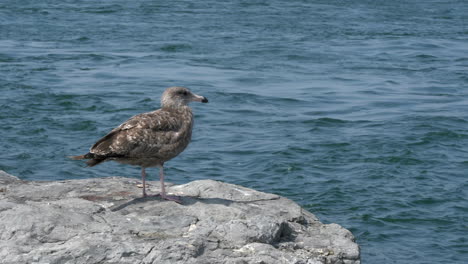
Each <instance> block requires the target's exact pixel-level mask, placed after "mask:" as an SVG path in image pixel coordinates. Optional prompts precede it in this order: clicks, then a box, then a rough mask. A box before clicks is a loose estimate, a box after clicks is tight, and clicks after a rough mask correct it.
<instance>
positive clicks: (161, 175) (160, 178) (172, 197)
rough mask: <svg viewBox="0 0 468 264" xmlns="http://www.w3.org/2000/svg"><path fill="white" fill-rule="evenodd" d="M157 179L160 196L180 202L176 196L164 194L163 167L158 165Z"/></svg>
mask: <svg viewBox="0 0 468 264" xmlns="http://www.w3.org/2000/svg"><path fill="white" fill-rule="evenodd" d="M159 180H160V181H161V194H160V195H161V198H163V199H164V200H168V201H174V202H176V203H182V201H181V200H180V199H179V197H177V196H172V195H166V187H165V186H164V167H163V166H160V167H159Z"/></svg>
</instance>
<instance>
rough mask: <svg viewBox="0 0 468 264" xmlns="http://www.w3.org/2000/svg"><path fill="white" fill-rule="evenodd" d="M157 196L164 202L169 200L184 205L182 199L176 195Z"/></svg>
mask: <svg viewBox="0 0 468 264" xmlns="http://www.w3.org/2000/svg"><path fill="white" fill-rule="evenodd" d="M157 196H161V198H162V199H164V200H167V201H173V202H176V203H178V204H182V200H181V199H180V197H179V196H175V195H167V194H161V193H160V194H158V195H157Z"/></svg>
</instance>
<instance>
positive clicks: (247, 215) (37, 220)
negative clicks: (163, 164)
mask: <svg viewBox="0 0 468 264" xmlns="http://www.w3.org/2000/svg"><path fill="white" fill-rule="evenodd" d="M137 183H138V181H137V180H134V179H127V178H120V177H112V178H105V179H86V180H69V181H54V182H37V181H22V180H19V179H18V178H16V177H14V176H11V175H8V174H6V173H4V172H2V171H0V263H132V264H133V263H158V264H159V263H226V264H247V263H249V264H250V263H257V264H260V263H265V264H266V263H285V264H286V263H287V264H294V263H296V264H299V263H304V264H315V263H327V264H329V263H346V264H348V263H360V255H359V247H358V245H357V244H356V243H355V242H354V238H353V235H352V234H351V232H349V231H348V230H346V229H344V228H342V227H341V226H339V225H337V224H328V225H326V224H322V223H321V222H319V221H318V220H317V218H316V217H315V216H314V215H313V214H311V213H309V212H307V211H306V210H303V209H302V208H301V207H300V206H298V205H297V204H296V203H294V202H293V201H291V200H289V199H286V198H284V197H280V196H277V195H274V194H268V193H263V192H258V191H255V190H251V189H247V188H244V187H241V186H237V185H232V184H227V183H222V182H218V181H212V180H202V181H194V182H190V183H188V184H184V185H177V186H170V187H169V188H168V191H169V192H171V193H175V194H178V195H182V196H183V197H182V200H183V204H176V203H174V202H170V201H162V200H160V199H159V198H158V197H148V198H140V195H141V189H139V188H137V187H136V185H137ZM149 184H150V186H149V194H151V193H158V191H159V182H149Z"/></svg>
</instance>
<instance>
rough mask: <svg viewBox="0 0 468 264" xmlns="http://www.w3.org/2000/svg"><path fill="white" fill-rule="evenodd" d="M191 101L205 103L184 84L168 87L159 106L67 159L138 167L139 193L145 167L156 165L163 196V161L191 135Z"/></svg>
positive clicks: (127, 122)
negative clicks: (86, 151)
mask: <svg viewBox="0 0 468 264" xmlns="http://www.w3.org/2000/svg"><path fill="white" fill-rule="evenodd" d="M191 101H198V102H203V103H207V102H208V100H207V99H206V98H205V97H203V96H199V95H195V94H193V93H192V92H190V90H189V89H187V88H185V87H170V88H168V89H166V91H165V92H164V93H163V95H162V97H161V105H162V107H161V109H158V110H156V111H152V112H148V113H143V114H138V115H135V116H133V117H131V118H130V119H128V120H127V121H125V122H124V123H122V124H121V125H120V126H118V127H116V128H114V129H113V130H112V131H110V132H109V133H108V134H107V135H105V136H104V137H103V138H101V139H100V140H98V141H97V142H96V143H95V144H94V145H93V146H92V147H91V149H90V151H89V153H87V154H85V155H81V156H73V157H71V158H72V159H89V160H88V161H87V162H86V163H87V164H88V166H89V167H92V166H95V165H98V164H99V163H101V162H104V161H109V160H114V161H117V162H120V163H124V164H130V165H137V166H140V167H142V179H143V196H146V192H145V186H144V185H145V175H146V172H145V168H148V167H159V168H160V177H161V184H162V190H161V196H163V198H165V191H164V172H163V165H164V162H166V161H168V160H170V159H172V158H174V157H176V156H177V155H178V154H179V153H181V152H182V151H183V150H184V149H185V148H186V147H187V145H188V144H189V143H190V140H191V138H192V127H193V114H192V109H191V108H190V107H189V106H188V104H189V103H190V102H191ZM171 200H173V199H171Z"/></svg>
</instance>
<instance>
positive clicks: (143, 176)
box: [141, 167, 146, 197]
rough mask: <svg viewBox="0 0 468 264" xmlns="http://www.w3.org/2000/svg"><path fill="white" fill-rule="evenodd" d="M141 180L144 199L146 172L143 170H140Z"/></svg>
mask: <svg viewBox="0 0 468 264" xmlns="http://www.w3.org/2000/svg"><path fill="white" fill-rule="evenodd" d="M141 179H142V181H143V197H146V171H145V168H144V167H142V168H141Z"/></svg>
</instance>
